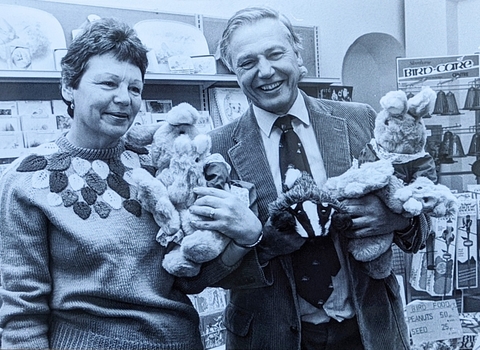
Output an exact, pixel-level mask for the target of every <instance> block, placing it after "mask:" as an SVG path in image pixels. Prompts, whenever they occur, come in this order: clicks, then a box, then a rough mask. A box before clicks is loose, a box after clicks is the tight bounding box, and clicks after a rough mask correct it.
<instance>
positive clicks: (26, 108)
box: [17, 100, 52, 117]
mask: <svg viewBox="0 0 480 350" xmlns="http://www.w3.org/2000/svg"><path fill="white" fill-rule="evenodd" d="M17 107H18V114H20V115H32V116H37V117H43V116H46V115H49V114H52V104H51V102H50V101H44V100H38V101H37V100H31V101H17Z"/></svg>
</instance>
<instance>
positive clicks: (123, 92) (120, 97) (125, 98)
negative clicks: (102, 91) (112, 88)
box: [113, 86, 131, 105]
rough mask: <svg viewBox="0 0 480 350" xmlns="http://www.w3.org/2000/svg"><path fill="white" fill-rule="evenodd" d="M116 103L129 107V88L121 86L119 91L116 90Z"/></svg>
mask: <svg viewBox="0 0 480 350" xmlns="http://www.w3.org/2000/svg"><path fill="white" fill-rule="evenodd" d="M113 100H114V102H115V103H121V104H124V105H128V104H130V101H131V100H130V93H129V91H128V87H122V86H120V87H119V88H118V89H117V90H116V94H115V97H114V99H113Z"/></svg>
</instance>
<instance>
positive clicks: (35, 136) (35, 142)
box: [23, 130, 58, 147]
mask: <svg viewBox="0 0 480 350" xmlns="http://www.w3.org/2000/svg"><path fill="white" fill-rule="evenodd" d="M57 137H58V133H57V132H55V131H38V130H33V131H24V132H23V139H24V142H25V147H37V146H39V145H41V144H42V143H46V142H51V141H54V140H55V139H56V138H57Z"/></svg>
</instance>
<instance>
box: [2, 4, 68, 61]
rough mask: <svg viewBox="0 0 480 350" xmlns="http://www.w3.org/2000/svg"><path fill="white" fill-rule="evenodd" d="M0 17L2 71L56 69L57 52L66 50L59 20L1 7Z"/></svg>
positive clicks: (38, 12) (37, 12)
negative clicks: (55, 58)
mask: <svg viewBox="0 0 480 350" xmlns="http://www.w3.org/2000/svg"><path fill="white" fill-rule="evenodd" d="M0 14H1V15H0V69H10V70H55V62H54V50H56V49H64V48H66V44H65V35H64V32H63V29H62V26H61V25H60V23H59V22H58V20H57V19H56V18H55V17H54V16H53V15H51V14H50V13H48V12H45V11H42V10H38V9H35V8H31V7H26V6H17V5H0Z"/></svg>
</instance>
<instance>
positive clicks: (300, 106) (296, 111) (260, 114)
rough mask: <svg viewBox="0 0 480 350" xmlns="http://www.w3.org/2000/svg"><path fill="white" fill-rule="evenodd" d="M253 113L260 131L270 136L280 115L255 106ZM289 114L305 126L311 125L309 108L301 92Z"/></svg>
mask: <svg viewBox="0 0 480 350" xmlns="http://www.w3.org/2000/svg"><path fill="white" fill-rule="evenodd" d="M253 111H254V113H255V118H256V119H257V124H258V126H259V127H260V130H262V132H263V133H264V134H265V135H267V136H270V132H271V131H272V127H273V124H274V123H275V120H277V118H278V117H279V115H277V114H275V113H271V112H268V111H266V110H263V109H261V108H259V107H257V106H255V105H253ZM288 114H291V115H294V116H295V117H297V118H298V119H300V120H301V121H302V123H304V124H305V125H310V120H309V118H308V111H307V106H306V105H305V100H304V98H303V95H302V94H301V93H300V90H299V91H298V94H297V98H296V100H295V102H294V103H293V106H292V107H291V108H290V110H289V111H288Z"/></svg>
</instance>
